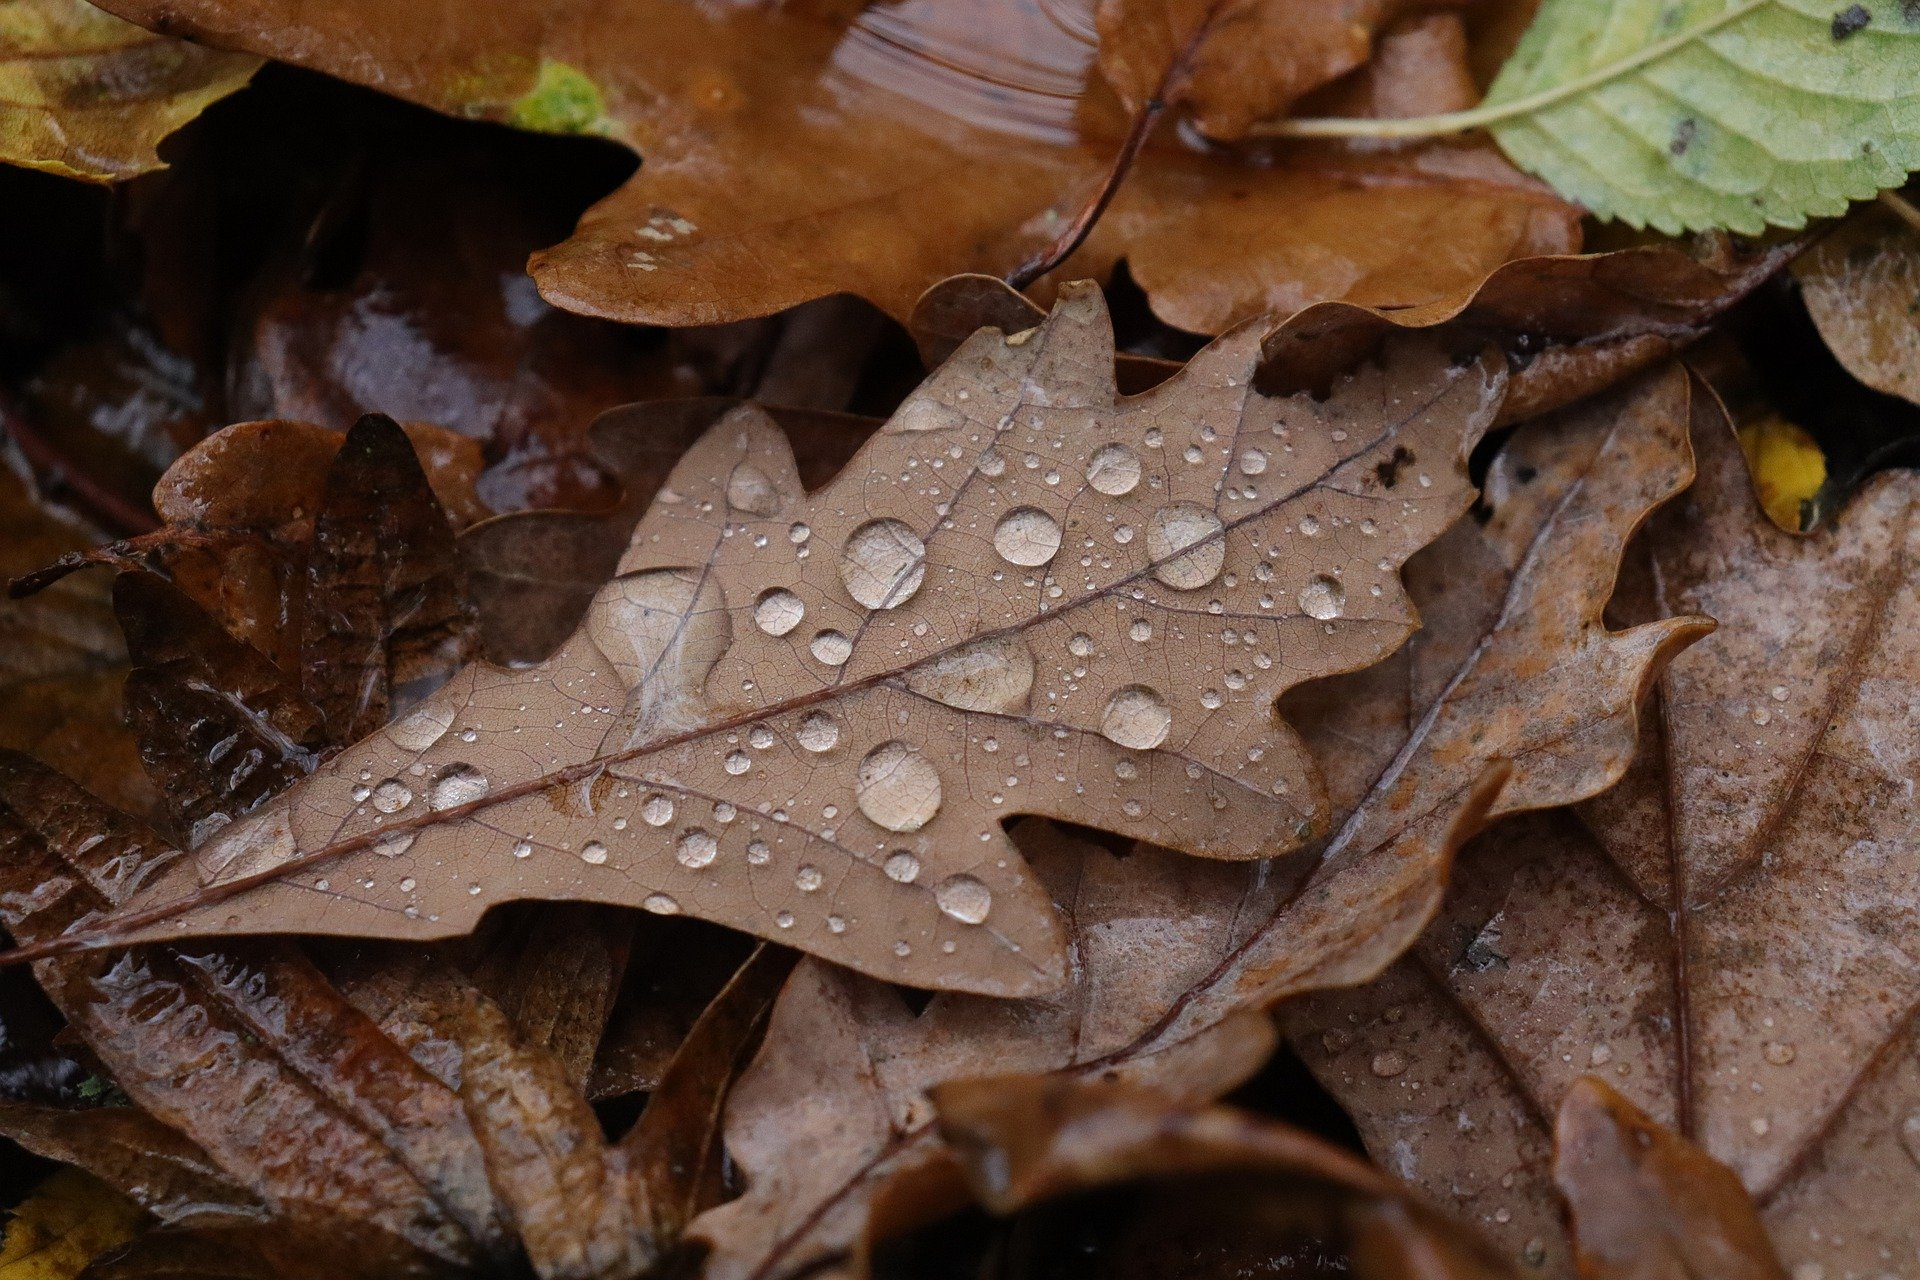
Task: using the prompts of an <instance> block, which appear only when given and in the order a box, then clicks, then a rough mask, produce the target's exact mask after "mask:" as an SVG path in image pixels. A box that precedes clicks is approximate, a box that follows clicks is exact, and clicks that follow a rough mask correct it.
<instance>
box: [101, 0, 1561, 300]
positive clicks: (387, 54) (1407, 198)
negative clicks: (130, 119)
mask: <svg viewBox="0 0 1920 1280" xmlns="http://www.w3.org/2000/svg"><path fill="white" fill-rule="evenodd" d="M112 7H113V8H114V9H115V10H116V11H118V12H120V13H121V14H123V15H125V16H127V17H130V18H133V19H134V20H135V21H138V22H141V23H143V24H156V23H161V22H165V23H167V24H169V29H171V30H177V31H179V32H181V33H184V34H187V35H190V36H192V37H193V38H195V39H197V40H201V41H204V42H206V43H209V44H212V45H215V46H216V47H225V48H241V47H245V48H247V49H249V50H252V51H254V52H260V53H266V54H269V55H270V56H274V57H278V58H282V59H284V60H287V61H291V62H296V63H299V64H301V65H305V66H309V67H313V68H315V69H318V70H323V71H329V72H333V73H335V74H340V75H344V76H347V77H348V78H351V79H354V80H357V81H359V82H360V83H363V84H367V85H370V86H372V87H374V88H378V89H381V90H384V91H386V92H388V93H394V94H398V95H399V96H401V97H405V98H409V99H411V100H413V101H416V102H421V103H424V104H426V105H428V106H432V107H435V108H437V109H439V110H443V111H447V112H449V113H452V114H456V115H478V116H484V117H488V118H493V119H505V120H510V121H514V122H517V123H521V124H525V125H529V126H532V127H536V128H546V129H551V130H556V131H562V132H581V133H589V134H601V135H605V136H609V137H612V138H615V139H618V140H619V141H622V142H624V143H627V144H628V145H630V146H632V147H634V148H635V149H636V150H638V151H639V152H640V153H641V155H642V156H643V157H644V163H643V164H642V166H641V168H640V170H639V172H638V173H637V174H636V175H635V176H634V177H633V178H632V179H631V180H630V181H629V182H628V183H627V184H626V185H625V186H624V187H622V188H621V189H620V190H619V191H617V192H615V193H614V194H613V195H612V196H609V197H608V198H607V199H605V200H603V201H602V202H601V203H600V204H599V205H598V206H596V207H595V208H593V209H592V210H589V211H588V213H587V214H586V216H585V217H584V218H583V219H582V221H581V224H580V227H579V229H578V230H577V231H576V232H575V233H574V236H573V238H572V239H570V240H568V241H567V242H566V243H565V244H563V245H561V246H559V247H558V248H556V249H552V250H548V251H546V252H544V253H542V254H539V255H536V257H535V259H534V263H533V271H534V275H535V278H536V279H537V280H538V281H539V282H540V287H541V291H542V293H543V294H545V296H546V297H548V298H549V299H551V300H552V301H554V302H555V303H557V304H558V305H560V306H563V307H567V308H569V309H572V310H577V311H583V312H586V313H588V314H593V315H602V316H607V317H609V318H613V319H619V320H624V321H629V322H637V323H650V324H667V325H674V326H683V325H690V324H711V323H717V322H721V321H726V320H735V319H741V318H746V317H751V316H757V315H765V314H769V313H771V312H774V311H778V310H781V309H783V308H786V307H790V306H793V305H795V304H797V303H801V302H805V301H807V300H809V299H812V298H818V297H823V296H826V295H828V294H833V293H842V292H845V293H855V294H859V295H861V296H863V297H866V298H868V299H870V300H871V301H873V302H875V303H877V304H878V305H879V306H881V307H882V309H884V310H886V311H888V312H890V313H892V314H894V315H896V316H902V317H904V316H905V315H906V314H907V312H908V311H909V309H910V308H911V307H912V305H913V301H914V299H915V298H916V297H917V296H918V295H919V294H920V293H921V291H922V290H924V289H925V288H926V287H927V286H929V285H931V284H933V283H934V282H935V281H937V280H939V279H940V278H942V277H944V276H948V275H952V274H954V273H956V272H961V271H984V272H987V273H989V274H994V275H1004V274H1006V273H1008V272H1009V271H1011V270H1012V269H1014V268H1015V267H1017V266H1019V265H1020V264H1022V263H1025V262H1027V261H1029V260H1030V259H1033V258H1035V257H1036V255H1039V254H1041V253H1042V252H1043V251H1045V250H1047V249H1048V248H1049V247H1050V246H1052V245H1053V244H1054V242H1055V241H1056V240H1057V239H1059V238H1060V236H1061V233H1062V232H1063V231H1064V230H1065V229H1066V228H1067V227H1068V226H1069V225H1070V224H1072V223H1073V222H1074V221H1075V220H1076V218H1077V217H1078V216H1079V214H1080V213H1081V211H1082V208H1083V206H1085V205H1086V204H1087V203H1088V201H1089V200H1091V199H1092V198H1093V196H1094V194H1095V193H1096V191H1097V190H1098V189H1099V188H1100V187H1101V185H1102V184H1103V183H1104V181H1105V179H1106V175H1107V172H1108V170H1109V168H1110V167H1111V166H1112V164H1113V161H1114V157H1115V155H1116V153H1117V152H1118V151H1119V150H1120V147H1121V140H1122V138H1123V137H1124V136H1125V135H1126V134H1127V133H1128V130H1129V120H1128V119H1127V118H1126V114H1125V112H1124V110H1123V109H1122V108H1121V107H1120V106H1119V105H1118V104H1117V103H1116V102H1115V101H1114V99H1113V97H1112V96H1111V94H1110V92H1109V91H1108V90H1107V88H1106V86H1105V85H1104V83H1102V82H1101V78H1100V74H1099V71H1098V70H1097V68H1096V65H1095V64H1096V58H1097V54H1096V48H1095V44H1096V32H1095V27H1096V21H1095V14H1094V12H1093V9H1094V5H1093V4H1092V3H1091V2H1090V0H1083V2H1080V3H1075V4H1072V5H1069V6H1066V7H1064V8H1061V9H1058V10H1056V8H1055V7H1054V6H1051V5H1049V4H1045V3H1041V0H967V2H966V3H959V4H952V3H949V4H909V5H896V4H885V5H868V6H865V7H863V8H860V9H858V10H857V11H854V12H847V11H845V10H844V9H842V8H839V7H828V8H827V9H825V10H822V9H819V8H817V7H813V6H792V5H781V6H775V5H766V6H735V7H732V8H728V9H726V10H713V9H706V8H701V7H698V6H687V5H684V4H680V3H675V2H673V0H624V2H623V3H622V4H621V5H620V6H618V7H617V8H616V9H612V10H609V9H607V8H605V7H604V6H602V7H599V8H595V9H593V10H592V11H588V10H585V9H581V10H566V9H564V8H561V7H556V6H553V5H551V4H544V3H533V2H528V3H521V4H516V5H514V6H512V7H511V8H510V9H509V8H503V7H502V6H499V5H494V6H490V8H489V10H488V12H487V13H486V14H485V15H481V14H479V13H477V12H471V11H468V10H465V9H462V8H458V7H455V8H453V9H447V10H444V11H442V10H435V11H434V12H433V15H432V17H431V18H429V17H428V16H427V15H426V14H425V13H424V12H422V11H418V10H414V9H407V8H395V7H392V6H376V5H370V4H366V3H363V2H360V0H333V2H332V3H330V4H329V5H328V6H327V7H326V10H325V12H324V16H322V14H321V13H320V12H319V11H315V10H313V9H311V8H310V7H301V6H298V5H294V4H292V3H290V2H289V0H281V2H280V3H275V4H272V5H259V4H252V5H247V6H244V7H243V6H237V5H234V4H232V3H229V2H228V0H193V2H192V3H180V2H178V0H166V3H160V2H159V0H113V6H112ZM1178 8H1180V9H1182V10H1185V9H1190V8H1197V6H1194V5H1182V6H1178ZM1232 8H1234V10H1235V12H1236V13H1239V12H1242V11H1244V12H1248V13H1261V14H1264V13H1266V12H1268V11H1269V10H1271V11H1273V12H1274V13H1276V14H1279V15H1280V16H1279V17H1276V18H1272V19H1269V18H1265V17H1263V18H1261V19H1260V24H1259V25H1260V27H1261V29H1262V30H1265V29H1266V27H1268V26H1271V25H1273V24H1275V23H1282V22H1285V21H1286V15H1289V14H1298V13H1301V12H1312V11H1314V9H1315V7H1314V6H1310V5H1299V6H1296V5H1236V6H1232ZM1365 9H1366V12H1367V14H1368V15H1370V16H1371V17H1372V19H1373V20H1375V21H1377V19H1378V17H1380V16H1384V11H1381V12H1379V13H1376V12H1375V10H1374V7H1373V6H1365ZM1334 26H1335V24H1334V23H1333V22H1332V21H1331V20H1329V21H1328V22H1327V23H1325V24H1319V23H1316V24H1315V30H1316V31H1317V32H1320V33H1321V34H1323V35H1328V36H1329V37H1330V41H1329V43H1330V45H1334V46H1343V47H1342V48H1340V49H1338V50H1330V51H1329V52H1328V53H1325V54H1323V53H1320V52H1317V51H1316V52H1315V53H1313V54H1310V55H1306V56H1305V57H1304V59H1303V61H1304V62H1305V63H1307V64H1311V66H1312V70H1311V71H1310V72H1308V73H1306V74H1304V75H1301V74H1295V73H1294V72H1293V71H1292V70H1291V69H1289V68H1287V67H1284V66H1282V65H1280V64H1282V63H1283V62H1286V61H1288V60H1287V59H1286V58H1284V57H1283V56H1282V55H1279V54H1276V53H1272V52H1270V50H1271V49H1273V48H1277V47H1290V45H1291V42H1290V41H1289V42H1287V43H1286V44H1281V43H1280V42H1270V43H1269V44H1268V45H1267V46H1266V49H1267V50H1269V52H1265V53H1261V54H1253V53H1248V52H1244V51H1243V45H1242V43H1241V42H1240V41H1238V40H1228V41H1226V42H1225V43H1223V44H1222V45H1221V46H1220V50H1221V57H1223V58H1224V59H1225V61H1226V63H1227V64H1228V65H1224V66H1221V67H1219V68H1217V69H1216V68H1214V67H1213V66H1212V64H1211V63H1210V62H1207V63H1205V64H1204V65H1203V68H1202V73H1201V81H1200V83H1201V84H1202V85H1203V86H1206V87H1207V88H1208V92H1211V86H1213V85H1215V84H1216V83H1219V82H1220V81H1222V80H1224V79H1226V78H1229V77H1234V76H1243V75H1251V76H1253V77H1254V78H1256V79H1257V80H1258V81H1259V84H1258V85H1257V86H1256V88H1255V91H1254V92H1252V93H1245V92H1242V93H1237V94H1235V95H1232V96H1233V97H1234V99H1235V100H1236V101H1235V102H1234V104H1233V106H1234V108H1235V110H1236V111H1237V113H1238V114H1239V115H1245V114H1246V112H1247V110H1249V109H1250V106H1251V104H1252V103H1253V102H1255V101H1257V100H1258V99H1259V98H1260V97H1261V91H1262V90H1264V91H1265V94H1266V96H1268V97H1273V98H1276V99H1277V98H1281V97H1284V96H1285V95H1286V94H1288V93H1290V92H1294V91H1297V88H1298V86H1299V85H1301V84H1304V83H1307V82H1311V81H1313V80H1314V79H1316V77H1319V76H1323V75H1324V74H1326V73H1328V72H1330V71H1332V70H1333V69H1334V68H1335V67H1336V66H1338V65H1340V64H1341V63H1342V61H1343V60H1344V59H1346V58H1349V57H1351V56H1352V55H1353V53H1354V52H1355V50H1356V49H1360V48H1364V46H1365V44H1366V40H1365V38H1364V37H1357V36H1343V35H1342V34H1341V32H1339V31H1336V30H1334ZM1129 48H1130V52H1129V53H1128V54H1127V55H1126V58H1125V59H1124V60H1125V61H1126V62H1127V65H1128V70H1127V73H1126V76H1125V77H1124V81H1125V83H1127V84H1129V85H1133V84H1137V83H1138V82H1140V81H1141V80H1142V79H1158V78H1159V77H1158V76H1157V75H1155V74H1154V73H1153V71H1152V70H1151V68H1148V67H1146V66H1144V65H1143V64H1142V63H1141V61H1140V58H1141V55H1145V54H1147V51H1146V50H1144V49H1133V48H1132V46H1131V45H1130V46H1129ZM1209 48H1212V46H1211V45H1209ZM1167 52H1168V47H1167V46H1166V45H1165V44H1164V43H1163V44H1160V45H1156V46H1155V49H1154V51H1153V53H1152V54H1151V55H1147V56H1150V57H1164V56H1165V55H1166V53H1167ZM1207 56H1208V57H1209V58H1210V57H1211V56H1212V55H1207ZM1225 109H1226V108H1225V106H1224V105H1223V106H1222V108H1221V110H1225ZM1267 154H1268V150H1267V149H1265V148H1254V149H1253V154H1250V155H1249V156H1248V158H1246V159H1245V160H1244V161H1242V160H1240V159H1238V158H1236V157H1234V156H1230V155H1225V154H1222V155H1202V154H1200V153H1199V152H1197V151H1193V150H1190V149H1188V148H1186V147H1184V146H1183V145H1181V144H1180V143H1179V142H1178V141H1177V140H1174V139H1171V138H1169V139H1166V140H1164V141H1161V142H1156V143H1154V144H1153V145H1152V146H1151V147H1149V149H1148V151H1147V152H1146V153H1145V154H1144V155H1143V156H1142V157H1141V158H1140V161H1139V163H1138V164H1137V165H1136V166H1134V171H1133V172H1132V174H1131V175H1130V176H1129V177H1128V179H1127V181H1126V182H1125V183H1124V184H1123V185H1122V187H1121V194H1120V198H1119V200H1118V202H1117V203H1116V204H1115V206H1114V208H1113V210H1112V212H1111V214H1110V215H1109V217H1108V218H1107V219H1106V220H1105V221H1104V222H1103V223H1102V224H1101V227H1100V229H1099V231H1100V234H1099V235H1098V236H1097V237H1096V239H1095V241H1094V242H1093V243H1091V244H1089V246H1088V247H1087V248H1086V249H1085V250H1084V251H1083V252H1082V253H1081V254H1080V255H1079V256H1078V257H1077V258H1076V259H1074V260H1072V261H1071V263H1070V264H1069V266H1068V267H1067V269H1066V275H1065V276H1063V278H1073V277H1075V276H1085V275H1101V276H1104V275H1105V274H1107V272H1108V271H1109V270H1110V269H1111V267H1112V265H1113V263H1114V262H1115V261H1117V260H1118V259H1119V258H1121V257H1125V258H1127V259H1128V261H1129V262H1130V263H1131V265H1132V269H1133V272H1134V278H1135V279H1137V280H1139V281H1141V282H1143V283H1146V285H1147V289H1148V292H1149V294H1150V295H1151V296H1152V298H1153V302H1154V307H1155V310H1156V312H1157V313H1158V314H1159V315H1160V316H1161V317H1162V318H1163V319H1165V320H1167V321H1168V322H1170V323H1172V324H1175V325H1178V326H1180V327H1182V328H1186V329H1190V330H1194V331H1197V332H1208V333H1217V332H1220V331H1221V330H1223V329H1225V328H1226V327H1228V326H1229V325H1230V324H1232V323H1234V322H1236V321H1239V320H1243V319H1246V318H1248V317H1251V316H1254V315H1258V314H1260V313H1262V312H1265V311H1272V310H1284V309H1291V308H1294V307H1298V306H1301V305H1304V304H1306V303H1308V302H1313V301H1318V300H1321V299H1324V298H1349V299H1352V300H1354V301H1357V302H1361V303H1365V304H1367V305H1377V306H1411V305H1419V304H1422V303H1425V302H1429V301H1431V300H1433V299H1434V298H1436V297H1445V296H1448V295H1451V294H1453V293H1456V292H1460V291H1463V290H1465V289H1466V288H1469V287H1470V286H1471V285H1472V284H1473V283H1474V282H1475V281H1477V280H1479V279H1480V278H1481V277H1482V276H1484V275H1485V274H1486V273H1487V272H1488V271H1489V270H1491V269H1492V268H1493V267H1495V266H1497V265H1499V264H1500V263H1501V262H1503V261H1506V260H1507V259H1509V258H1514V257H1523V256H1527V255H1530V254H1539V253H1555V252H1566V251H1569V250H1572V249H1574V248H1576V247H1577V245H1578V235H1579V233H1578V226H1577V220H1576V214H1575V211H1574V210H1573V209H1572V207H1571V206H1568V205H1566V204H1564V203H1562V202H1561V201H1559V200H1558V199H1557V198H1555V197H1553V196H1552V195H1551V194H1550V193H1549V192H1547V191H1546V190H1545V189H1544V188H1543V187H1540V186H1539V185H1538V184H1535V183H1533V182H1532V181H1531V180H1529V179H1525V178H1523V177H1522V176H1521V175H1520V174H1519V173H1518V172H1517V171H1515V170H1514V169H1512V168H1511V167H1510V166H1508V165H1507V163H1506V162H1505V161H1504V160H1503V159H1501V158H1500V156H1499V154H1498V153H1497V152H1496V151H1494V150H1493V149H1492V148H1491V146H1490V145H1484V144H1479V143H1456V142H1446V143H1438V144H1433V145H1430V146H1426V147H1423V148H1419V149H1417V150H1415V151H1412V152H1409V153H1406V154H1404V155H1402V154H1369V153H1362V152H1353V153H1349V152H1345V151H1339V150H1332V151H1329V150H1327V149H1324V148H1310V147H1301V148H1284V149H1281V150H1280V151H1279V152H1278V153H1277V154H1278V155H1279V156H1280V160H1281V162H1280V163H1279V164H1277V165H1272V166H1270V165H1268V164H1265V163H1263V161H1264V159H1265V157H1266V156H1267ZM1203 227H1204V228H1206V229H1207V231H1208V234H1207V235H1206V236H1200V235H1197V234H1196V233H1197V232H1198V231H1199V230H1200V229H1201V228H1203ZM1212 242H1222V243H1230V244H1232V245H1233V247H1234V251H1233V253H1232V255H1231V261H1230V262H1228V261H1223V260H1222V257H1221V256H1220V255H1218V254H1216V253H1215V252H1214V250H1213V249H1212V248H1211V247H1210V243H1212ZM1433 245H1444V246H1446V251H1445V252H1443V253H1435V252H1433V251H1432V250H1431V248H1429V247H1425V246H1433ZM1414 246H1422V247H1420V248H1415V247H1414Z"/></svg>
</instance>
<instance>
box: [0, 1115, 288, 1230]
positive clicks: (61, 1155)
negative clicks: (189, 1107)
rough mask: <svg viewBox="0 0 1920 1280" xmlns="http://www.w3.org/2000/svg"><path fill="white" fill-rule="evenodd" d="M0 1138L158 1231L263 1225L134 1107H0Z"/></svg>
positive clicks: (258, 1211)
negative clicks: (110, 1197) (143, 1215)
mask: <svg viewBox="0 0 1920 1280" xmlns="http://www.w3.org/2000/svg"><path fill="white" fill-rule="evenodd" d="M0 1133H4V1134H5V1135H6V1136H7V1137H8V1138H10V1139H12V1140H13V1141H15V1142H17V1143H19V1144H20V1145H21V1146H23V1147H25V1148H26V1149H27V1150H29V1151H31V1152H33V1153H34V1154H35V1155H38V1156H45V1157H46V1158H48V1159H49V1160H58V1161H60V1162H62V1163H64V1164H71V1165H77V1166H78V1167H80V1168H82V1169H85V1170H86V1171H87V1172H88V1173H90V1174H92V1175H93V1176H94V1177H96V1178H98V1179H100V1180H101V1181H102V1182H105V1183H106V1184H108V1185H109V1186H111V1187H112V1188H113V1189H114V1190H116V1191H118V1192H120V1194H122V1195H124V1196H126V1197H127V1198H128V1199H130V1200H132V1201H133V1202H134V1203H135V1204H137V1205H139V1206H140V1207H141V1208H142V1209H145V1210H146V1211H147V1212H148V1213H151V1214H152V1215H153V1216H154V1217H156V1218H158V1219H159V1220H160V1221H161V1222H163V1223H169V1224H171V1223H191V1222H195V1221H197V1220H206V1219H215V1220H221V1221H227V1220H232V1219H237V1218H248V1217H264V1216H265V1208H264V1206H262V1205H261V1203H260V1202H259V1200H257V1199H256V1198H255V1197H254V1196H253V1195H252V1194H251V1193H250V1192H249V1191H248V1190H247V1189H246V1188H245V1187H243V1186H241V1185H240V1184H239V1183H237V1182H235V1181H234V1180H233V1179H231V1178H229V1177H228V1176H227V1175H226V1174H225V1173H224V1172H222V1171H221V1169H220V1168H219V1166H217V1165H215V1164H214V1163H213V1161H212V1160H211V1159H209V1158H208V1156H207V1153H206V1152H204V1151H202V1150H201V1149H200V1148H199V1147H197V1146H196V1145H194V1143H193V1142H192V1141H190V1140H189V1139H187V1138H186V1137H184V1136H183V1135H181V1134H180V1133H179V1132H178V1131H176V1130H173V1129H169V1128H168V1127H167V1126H166V1125H164V1124H161V1123H160V1122H159V1121H158V1120H155V1119H154V1118H153V1117H152V1116H150V1115H147V1114H146V1113H145V1112H143V1111H139V1110H136V1109H135V1108H133V1107H97V1108H89V1109H82V1110H77V1111H66V1110H62V1109H60V1108H57V1107H34V1106H27V1105H25V1104H22V1103H17V1102H0Z"/></svg>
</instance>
